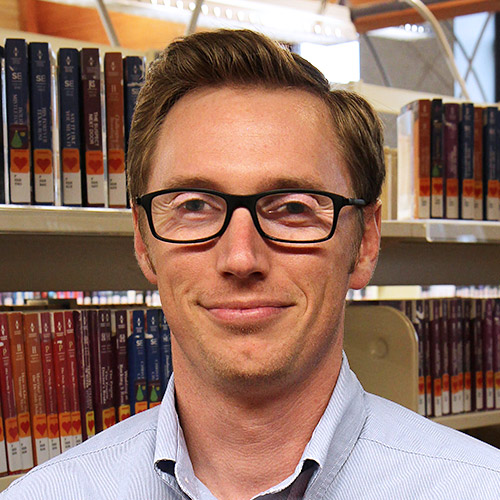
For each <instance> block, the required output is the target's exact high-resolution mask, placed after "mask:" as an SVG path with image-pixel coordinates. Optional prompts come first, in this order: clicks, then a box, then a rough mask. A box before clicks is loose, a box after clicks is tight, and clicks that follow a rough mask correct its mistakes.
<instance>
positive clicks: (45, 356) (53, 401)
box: [40, 312, 61, 458]
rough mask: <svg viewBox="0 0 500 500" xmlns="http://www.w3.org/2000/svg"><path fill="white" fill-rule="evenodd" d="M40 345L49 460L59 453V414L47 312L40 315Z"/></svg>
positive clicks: (48, 314) (49, 323) (49, 320)
mask: <svg viewBox="0 0 500 500" xmlns="http://www.w3.org/2000/svg"><path fill="white" fill-rule="evenodd" d="M40 329H41V332H40V344H41V348H42V368H43V382H44V387H45V410H46V412H47V430H48V439H49V453H50V458H53V457H55V456H57V455H59V454H60V453H61V438H60V435H59V413H58V411H57V387H56V378H55V377H56V376H55V369H54V354H53V346H52V329H51V319H50V313H49V312H41V313H40Z"/></svg>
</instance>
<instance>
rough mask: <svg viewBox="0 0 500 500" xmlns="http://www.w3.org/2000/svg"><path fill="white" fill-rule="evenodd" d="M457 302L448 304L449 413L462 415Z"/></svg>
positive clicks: (459, 327)
mask: <svg viewBox="0 0 500 500" xmlns="http://www.w3.org/2000/svg"><path fill="white" fill-rule="evenodd" d="M459 301H460V300H459V299H451V300H450V301H449V302H448V311H449V314H448V332H449V344H448V350H449V357H450V367H451V369H450V372H451V373H450V375H451V396H450V397H451V413H462V412H463V411H464V372H463V366H464V363H463V331H462V325H461V322H460V319H459V316H458V310H459V305H458V302H459Z"/></svg>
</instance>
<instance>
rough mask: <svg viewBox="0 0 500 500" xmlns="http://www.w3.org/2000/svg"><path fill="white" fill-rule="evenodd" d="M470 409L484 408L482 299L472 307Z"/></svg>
mask: <svg viewBox="0 0 500 500" xmlns="http://www.w3.org/2000/svg"><path fill="white" fill-rule="evenodd" d="M471 321H472V352H473V356H472V361H473V366H472V373H473V378H472V409H473V410H474V411H479V410H482V409H483V408H484V380H483V332H482V321H483V307H482V301H481V300H479V299H477V300H475V301H474V305H473V308H472V317H471Z"/></svg>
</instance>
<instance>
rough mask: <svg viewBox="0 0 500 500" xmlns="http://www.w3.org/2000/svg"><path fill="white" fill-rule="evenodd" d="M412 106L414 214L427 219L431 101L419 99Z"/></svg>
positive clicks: (428, 210) (429, 181)
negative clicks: (413, 122) (413, 119)
mask: <svg viewBox="0 0 500 500" xmlns="http://www.w3.org/2000/svg"><path fill="white" fill-rule="evenodd" d="M414 106H415V107H416V109H415V113H414V117H415V125H414V127H413V130H414V143H415V144H414V148H413V152H414V168H415V176H416V178H415V193H417V196H416V200H415V201H416V207H415V216H416V217H417V218H418V219H428V218H429V217H430V216H431V210H430V207H431V204H430V202H431V179H430V175H431V101H430V100H429V99H420V100H418V101H415V103H414Z"/></svg>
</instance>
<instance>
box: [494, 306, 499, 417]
mask: <svg viewBox="0 0 500 500" xmlns="http://www.w3.org/2000/svg"><path fill="white" fill-rule="evenodd" d="M493 372H494V379H495V380H494V384H495V408H496V409H497V410H499V409H500V299H495V309H494V311H493Z"/></svg>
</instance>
